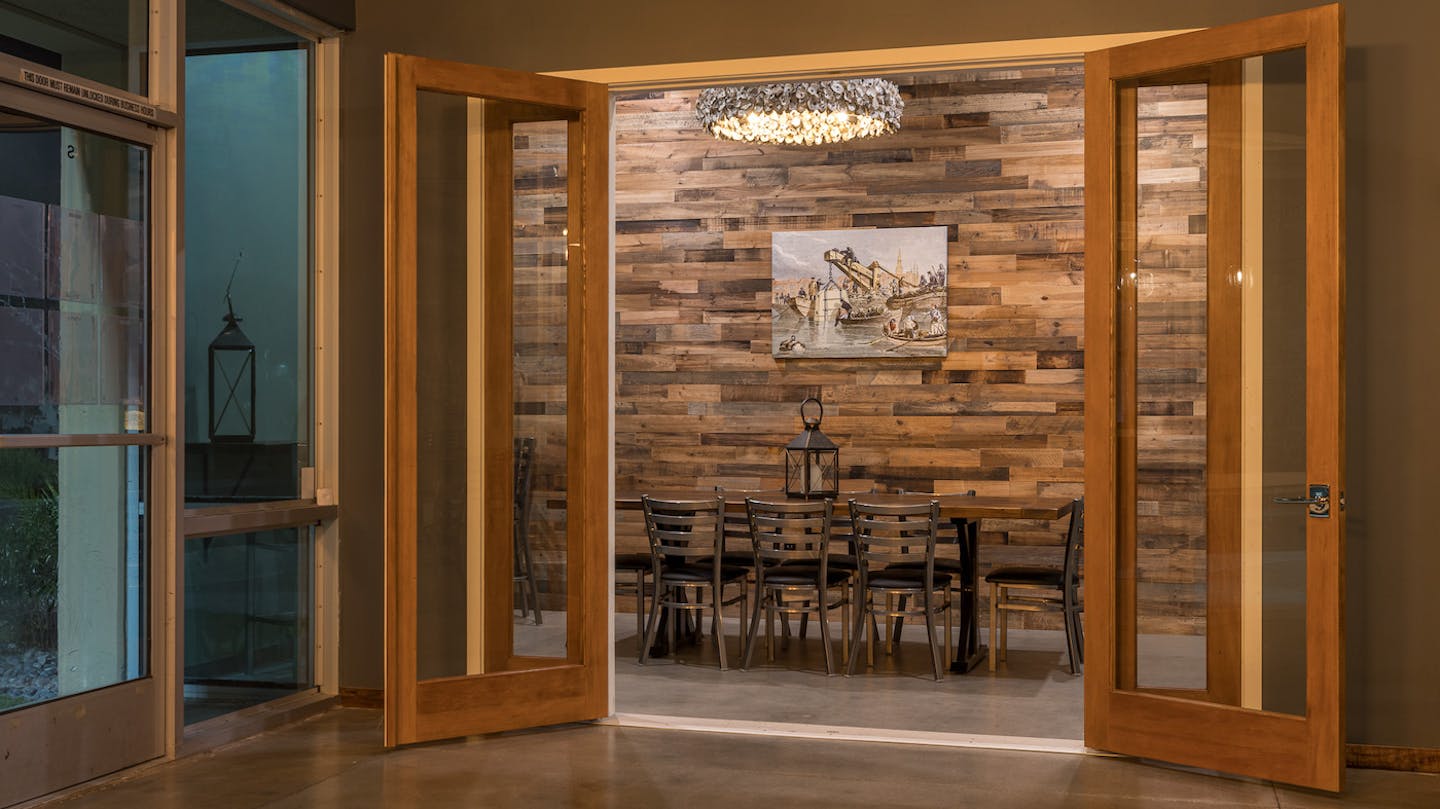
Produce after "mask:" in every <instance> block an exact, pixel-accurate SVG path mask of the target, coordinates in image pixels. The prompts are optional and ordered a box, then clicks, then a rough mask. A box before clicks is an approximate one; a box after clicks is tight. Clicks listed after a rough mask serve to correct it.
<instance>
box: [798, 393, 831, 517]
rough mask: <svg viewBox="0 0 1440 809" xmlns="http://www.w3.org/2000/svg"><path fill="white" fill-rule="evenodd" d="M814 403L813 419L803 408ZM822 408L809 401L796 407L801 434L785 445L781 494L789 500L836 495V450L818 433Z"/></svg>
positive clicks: (818, 403) (811, 398)
mask: <svg viewBox="0 0 1440 809" xmlns="http://www.w3.org/2000/svg"><path fill="white" fill-rule="evenodd" d="M811 402H814V403H815V413H814V415H806V413H805V408H806V406H807V405H809V404H810V403H811ZM824 416H825V406H824V405H822V404H821V403H820V400H819V399H816V398H815V397H813V396H812V397H810V398H808V399H806V400H805V401H803V402H801V403H800V420H801V421H802V422H804V423H805V432H803V433H801V434H799V435H797V436H795V438H794V440H792V441H791V442H790V443H789V444H787V445H785V494H786V495H788V496H790V497H807V498H809V497H834V496H836V495H838V494H839V493H840V447H838V446H836V445H835V442H834V441H831V440H830V438H829V436H827V435H825V434H824V433H822V432H820V419H821V418H823V417H824Z"/></svg>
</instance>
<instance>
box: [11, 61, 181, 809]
mask: <svg viewBox="0 0 1440 809" xmlns="http://www.w3.org/2000/svg"><path fill="white" fill-rule="evenodd" d="M159 142H160V132H159V131H158V130H156V129H154V128H152V127H149V126H146V125H143V124H140V123H138V122H134V121H129V120H120V119H118V118H114V117H112V116H108V115H106V114H103V113H98V112H95V111H92V110H87V109H77V108H73V107H70V106H68V105H66V104H64V103H59V102H55V101H53V100H51V99H48V98H43V97H39V96H37V95H35V94H32V93H27V92H24V91H21V90H18V89H14V88H6V87H0V309H3V311H0V750H4V751H6V752H5V755H4V756H0V759H3V760H0V806H8V805H10V804H12V803H17V802H20V801H23V800H26V799H28V798H32V797H34V796H36V795H40V794H44V793H46V792H51V791H53V790H56V789H59V788H62V787H66V786H70V785H72V784H75V783H78V782H80V781H85V780H88V779H91V778H94V777H96V776H99V775H104V774H106V773H109V772H113V771H115V770H118V769H121V768H123V767H127V766H131V765H133V764H137V763H139V762H142V761H145V760H147V759H152V758H156V757H158V756H160V755H162V754H163V753H164V750H165V735H164V725H163V724H162V718H163V716H164V702H163V700H164V692H163V688H162V686H163V683H164V679H163V677H162V676H161V675H162V674H163V672H161V671H159V668H160V667H159V665H158V661H159V660H161V659H163V658H162V657H161V654H160V653H161V651H162V650H163V648H164V644H163V643H162V642H160V639H161V638H162V637H163V636H162V635H161V634H160V631H159V628H160V627H161V626H163V623H162V617H163V613H164V603H163V601H162V600H161V599H158V598H154V597H153V596H154V594H155V593H157V592H163V590H159V589H157V586H156V585H157V583H159V582H163V581H164V577H163V575H161V574H162V572H163V570H164V567H163V564H162V561H161V560H162V559H163V548H164V544H163V542H158V543H157V541H156V540H157V539H163V538H164V537H165V536H166V535H167V534H166V531H167V530H169V528H170V527H171V523H170V521H169V520H168V519H167V513H166V508H165V506H164V504H165V503H166V502H168V500H169V498H168V497H166V495H165V491H166V485H167V482H168V481H169V480H170V477H169V476H168V474H167V467H168V463H167V458H166V454H165V447H164V446H163V444H164V437H163V433H157V432H154V431H152V428H154V427H155V425H157V424H158V425H160V426H159V427H158V429H160V430H163V429H164V424H165V420H164V402H163V396H158V395H156V393H155V392H154V391H153V389H152V367H153V364H152V358H153V357H154V356H155V355H154V354H153V353H152V347H153V345H154V343H155V342H159V343H160V344H162V345H163V340H155V341H152V334H153V333H155V331H156V330H163V324H164V323H165V321H166V317H165V311H164V305H165V304H164V301H165V296H164V294H159V295H157V294H155V293H154V289H155V287H156V284H155V283H154V281H155V275H154V274H152V269H153V261H152V256H153V255H154V252H155V250H154V246H155V244H157V240H158V238H159V235H158V234H163V232H164V229H163V223H159V222H156V221H154V219H155V218H156V216H155V215H154V214H155V212H156V211H159V210H163V206H160V207H158V208H157V207H156V206H153V205H152V199H153V198H154V196H155V192H156V190H157V189H161V188H163V187H164V186H163V184H162V183H161V182H160V177H159V176H157V174H159V173H160V172H163V168H164V167H163V161H159V160H156V159H155V150H156V147H157V144H158V143H159ZM158 277H159V280H160V281H163V278H164V276H163V275H159V276H158ZM158 286H159V288H160V289H161V290H162V291H163V290H164V286H163V283H162V284H159V285H158ZM157 546H158V548H159V549H160V550H161V551H162V552H160V553H157ZM57 751H63V754H60V753H57Z"/></svg>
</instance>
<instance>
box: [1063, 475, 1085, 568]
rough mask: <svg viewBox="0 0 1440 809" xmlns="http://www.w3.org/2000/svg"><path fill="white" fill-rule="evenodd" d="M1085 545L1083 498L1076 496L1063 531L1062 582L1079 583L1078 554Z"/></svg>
mask: <svg viewBox="0 0 1440 809" xmlns="http://www.w3.org/2000/svg"><path fill="white" fill-rule="evenodd" d="M1084 547H1085V498H1083V497H1079V498H1076V499H1075V501H1074V502H1073V503H1071V511H1070V528H1069V530H1067V531H1066V532H1065V565H1064V582H1065V584H1066V585H1070V586H1074V585H1078V584H1079V583H1080V554H1081V552H1082V550H1083V549H1084Z"/></svg>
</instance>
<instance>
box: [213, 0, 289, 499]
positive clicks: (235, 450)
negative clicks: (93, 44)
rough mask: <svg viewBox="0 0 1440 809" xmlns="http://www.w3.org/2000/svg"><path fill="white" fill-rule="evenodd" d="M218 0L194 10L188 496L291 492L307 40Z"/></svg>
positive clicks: (257, 495)
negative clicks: (223, 23) (230, 31)
mask: <svg viewBox="0 0 1440 809" xmlns="http://www.w3.org/2000/svg"><path fill="white" fill-rule="evenodd" d="M212 5H214V6H223V4H221V3H219V1H218V0H213V2H212V3H192V4H191V6H190V10H189V11H187V19H186V25H187V30H188V31H190V32H191V33H192V34H196V35H197V36H200V37H202V39H201V40H200V42H198V43H197V42H196V41H191V42H190V43H189V44H190V46H191V47H192V50H191V51H190V54H189V55H188V56H187V57H186V59H185V99H186V109H185V126H186V129H185V250H186V256H185V441H186V470H185V471H186V481H185V496H186V500H187V501H189V502H190V503H192V504H200V503H228V502H237V501H258V500H288V499H293V498H296V497H299V496H300V494H301V492H300V469H301V468H302V467H306V466H310V465H311V460H310V432H311V429H310V424H311V421H312V417H311V411H310V384H311V382H310V377H311V373H310V364H311V363H310V356H311V295H310V288H311V283H310V276H311V272H310V268H311V261H310V202H309V195H310V180H309V178H310V148H309V142H310V127H309V120H310V114H309V109H310V101H309V98H310V95H309V83H310V79H309V64H310V61H309V60H310V51H309V49H308V48H307V47H302V46H299V45H297V43H296V42H295V39H296V37H295V36H294V35H292V34H289V33H288V32H284V31H281V30H280V29H277V28H273V27H272V26H268V25H267V24H266V23H263V22H261V21H259V20H255V19H253V18H249V17H246V16H245V15H243V14H240V13H239V12H237V11H235V10H234V9H233V8H230V7H229V6H223V10H219V9H213V8H210V7H211V6H212ZM197 6H203V7H204V9H205V10H203V11H201V12H198V13H197V12H196V11H195V9H196V7H197ZM216 15H219V16H221V17H222V18H223V19H225V20H229V19H231V17H232V16H233V17H237V18H243V19H247V20H249V22H248V23H245V24H243V25H240V26H239V27H238V28H237V29H236V31H235V32H234V36H237V37H238V36H239V35H240V33H242V32H243V33H245V34H246V35H247V37H246V41H245V42H243V43H238V42H237V43H230V42H227V41H225V40H223V39H219V40H217V39H216V37H218V36H220V35H219V34H218V33H213V32H210V31H209V28H210V27H213V25H209V23H213V20H212V17H214V16H216ZM237 25H239V24H238V23H237ZM267 32H269V33H268V35H267V36H261V35H262V34H266V33H267ZM212 40H213V41H212ZM217 42H221V43H224V44H227V45H232V44H233V46H232V47H230V48H226V49H216V48H214V47H212V48H210V49H201V50H194V49H195V48H197V47H198V46H199V45H201V44H207V43H208V44H210V45H212V46H214V45H215V44H216V43H217ZM256 48H264V49H261V50H256ZM275 48H280V49H278V50H277V49H275Z"/></svg>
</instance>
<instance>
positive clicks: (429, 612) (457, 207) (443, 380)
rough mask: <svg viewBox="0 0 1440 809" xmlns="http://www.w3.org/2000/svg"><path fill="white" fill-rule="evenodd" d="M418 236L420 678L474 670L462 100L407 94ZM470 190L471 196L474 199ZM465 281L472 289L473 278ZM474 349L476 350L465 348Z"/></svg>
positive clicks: (474, 515) (475, 589) (477, 519)
mask: <svg viewBox="0 0 1440 809" xmlns="http://www.w3.org/2000/svg"><path fill="white" fill-rule="evenodd" d="M416 112H417V116H418V118H417V130H418V134H419V148H418V149H417V150H416V151H417V154H416V170H417V172H418V182H419V196H418V199H417V202H418V204H419V219H418V227H419V233H418V238H417V239H416V251H417V262H416V272H417V278H416V283H417V285H418V290H419V293H418V305H419V310H418V317H417V319H416V326H417V330H418V333H417V338H418V345H417V346H416V354H417V360H416V362H417V367H416V373H415V384H416V403H417V405H418V412H417V422H418V424H417V427H418V432H419V434H418V440H419V452H420V459H421V460H420V464H419V466H418V468H417V469H416V475H417V477H418V481H417V482H418V492H419V524H418V526H417V528H418V534H417V537H418V540H417V547H416V564H417V573H418V581H417V587H416V598H417V609H418V618H419V622H418V626H417V627H416V633H417V635H416V650H417V654H418V665H419V669H418V671H419V676H420V679H422V680H423V679H428V678H432V677H447V676H457V675H463V674H466V673H473V672H475V671H478V670H479V668H480V666H481V663H480V661H479V654H478V650H477V649H476V648H475V644H478V642H479V638H480V635H481V630H480V623H481V620H482V616H481V615H480V614H479V611H478V609H476V606H477V605H476V604H475V603H474V600H475V599H478V596H479V594H480V592H481V588H480V585H479V582H478V581H476V580H475V579H476V572H475V571H474V570H473V569H472V567H471V562H472V559H474V557H475V556H477V555H478V549H477V547H476V545H477V544H478V543H476V541H475V536H478V532H479V530H480V524H481V521H483V519H484V515H483V514H482V513H481V512H479V511H474V512H472V511H471V499H472V497H473V496H475V495H476V494H478V488H472V486H471V485H470V482H469V480H468V479H467V478H468V469H469V465H470V463H471V460H470V454H469V442H470V441H471V440H472V438H473V435H472V431H474V433H476V434H478V433H479V431H480V425H479V424H478V423H473V422H472V420H471V419H470V414H469V413H468V412H467V382H468V380H467V376H468V375H467V373H466V369H467V367H468V366H467V363H468V362H469V359H470V357H469V352H470V347H471V331H470V329H471V326H470V324H471V323H472V322H475V320H474V319H471V318H469V317H468V314H469V312H468V306H467V296H468V295H470V294H471V292H472V291H473V290H472V289H471V287H470V284H471V281H470V280H469V279H468V278H467V274H468V272H469V270H468V267H467V256H468V252H467V245H468V244H469V242H468V240H467V235H466V214H467V211H468V210H469V206H470V201H469V200H470V199H471V197H470V196H469V195H468V191H467V181H466V154H467V140H466V133H467V126H468V124H467V114H468V110H467V101H466V99H465V98H464V97H462V96H454V95H447V94H444V93H429V92H422V93H419V94H418V96H417V101H416ZM477 193H478V192H477ZM474 283H476V284H478V283H479V281H478V279H476V280H475V281H474ZM475 345H476V346H477V350H478V343H476V344H475Z"/></svg>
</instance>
